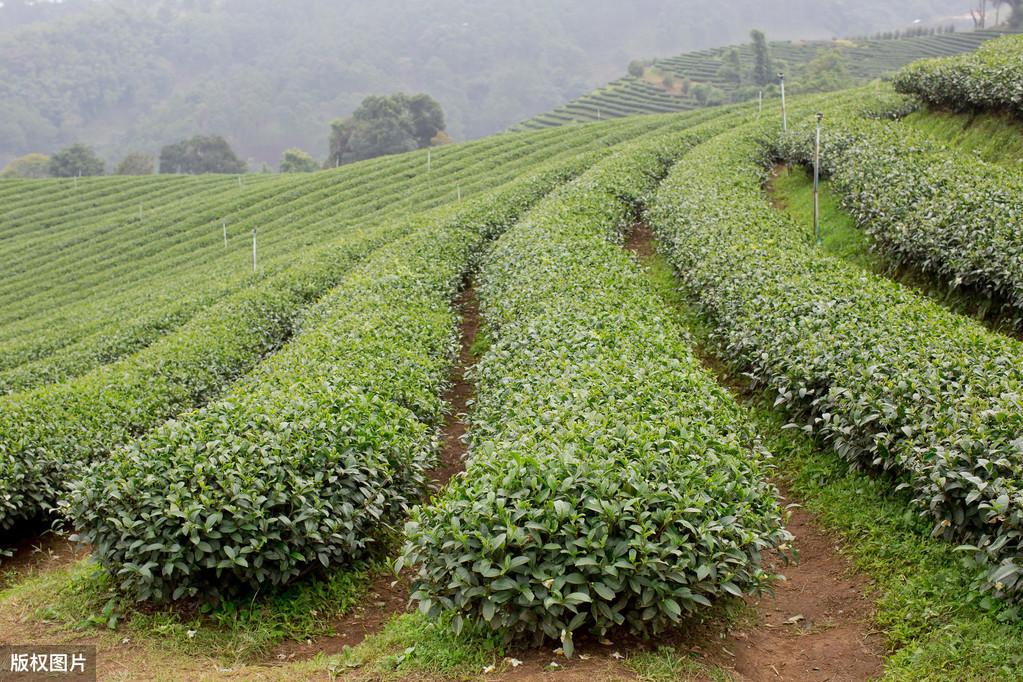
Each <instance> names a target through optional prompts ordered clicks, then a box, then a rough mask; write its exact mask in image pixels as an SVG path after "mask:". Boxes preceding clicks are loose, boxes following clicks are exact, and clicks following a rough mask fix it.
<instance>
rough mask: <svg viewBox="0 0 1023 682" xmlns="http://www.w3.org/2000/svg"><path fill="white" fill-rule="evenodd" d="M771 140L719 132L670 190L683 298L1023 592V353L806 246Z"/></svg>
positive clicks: (656, 215)
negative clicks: (788, 208)
mask: <svg viewBox="0 0 1023 682" xmlns="http://www.w3.org/2000/svg"><path fill="white" fill-rule="evenodd" d="M854 97H858V98H861V99H862V98H864V93H856V94H855V95H854ZM851 101H852V100H847V101H846V102H845V105H846V106H847V107H848V106H850V104H851ZM810 111H812V110H810ZM808 114H809V111H808V110H807V109H802V111H801V113H800V112H796V115H797V116H798V115H802V116H807V115H808ZM772 123H773V125H776V122H772ZM772 127H773V126H772ZM773 137H774V134H764V133H763V132H762V131H761V130H759V129H758V128H756V127H744V128H740V129H738V130H737V131H735V132H733V133H729V134H726V135H722V136H720V137H718V138H715V139H714V140H712V141H710V142H709V143H707V144H705V145H702V146H701V147H698V148H697V149H696V150H694V151H693V152H692V153H691V154H689V155H688V156H687V157H686V159H684V161H683V163H681V164H680V165H679V166H678V168H677V170H676V171H675V172H674V173H673V174H672V176H671V178H670V179H669V181H668V182H667V183H666V184H665V185H664V187H663V190H662V192H661V193H660V195H659V199H658V201H657V202H656V205H655V208H654V210H653V211H652V212H651V214H650V218H651V220H652V223H653V224H654V225H655V227H656V229H657V231H658V233H659V235H660V236H661V238H662V240H663V242H664V243H665V244H666V245H667V248H668V249H669V252H670V255H671V260H672V262H673V263H674V265H675V266H676V267H677V268H678V270H679V272H680V273H681V275H682V278H683V282H684V286H685V289H686V291H687V292H688V293H689V294H690V295H691V296H692V297H693V298H694V299H695V301H696V302H697V303H698V305H699V306H700V308H701V310H703V311H704V312H705V313H706V315H707V317H708V318H709V319H710V320H711V321H712V323H713V325H714V326H715V327H716V331H715V339H716V341H717V342H718V343H719V344H720V347H721V348H722V350H723V352H724V354H725V355H727V356H728V357H729V358H731V359H732V360H733V361H734V362H735V363H736V366H737V367H739V368H741V369H742V371H746V372H748V373H749V375H750V376H751V377H753V378H754V379H755V380H756V381H758V382H761V383H763V384H765V385H767V386H769V387H770V388H772V389H774V390H776V391H777V396H778V404H779V405H784V406H787V407H789V408H790V409H792V410H793V411H794V412H796V413H802V414H806V415H808V419H807V421H806V428H807V429H808V430H811V431H813V432H814V433H817V434H819V435H820V436H821V437H822V438H824V439H825V440H826V441H828V442H830V443H831V444H832V445H833V446H834V448H835V450H836V451H837V452H838V453H839V454H841V455H842V456H844V457H846V458H848V459H850V460H853V461H856V462H861V463H865V464H866V465H869V466H878V467H884V468H888V469H891V470H892V471H893V472H895V473H896V474H897V475H898V476H900V477H902V478H903V479H904V480H905V483H906V484H907V485H908V486H909V487H910V488H911V489H912V491H913V493H914V497H915V499H916V500H917V502H918V503H919V505H920V507H921V509H923V510H924V511H925V513H928V514H929V515H930V516H931V517H932V518H933V521H934V526H933V528H934V534H935V535H941V536H945V537H947V538H949V539H961V540H966V541H968V542H969V544H970V545H971V546H973V547H974V548H975V550H976V551H975V552H974V556H975V557H976V558H977V559H979V560H981V561H983V562H985V563H987V565H988V568H989V571H988V573H987V578H986V580H985V584H984V587H986V588H989V589H991V590H992V591H993V592H994V593H995V594H996V595H1005V594H1013V593H1018V591H1019V590H1020V589H1021V588H1023V570H1021V567H1020V566H1021V563H1020V557H1021V556H1023V534H1021V530H1023V494H1021V492H1020V491H1021V489H1023V485H1021V482H1020V479H1021V476H1020V471H1021V470H1023V461H1021V459H1023V450H1021V449H1020V442H1019V439H1018V436H1019V433H1020V432H1021V430H1023V423H1021V418H1023V411H1021V409H1020V405H1019V396H1020V395H1023V370H1021V367H1023V363H1021V362H1020V359H1021V358H1023V345H1021V344H1020V343H1019V342H1018V341H1015V340H1011V339H1008V338H1006V337H1003V336H1000V335H997V334H993V333H991V332H989V331H987V330H985V329H984V328H983V327H981V326H980V325H979V324H977V323H975V322H973V321H971V320H969V319H967V318H964V317H961V316H958V315H955V314H952V313H949V312H947V311H946V310H945V309H943V308H942V307H940V306H939V305H938V304H936V303H933V302H931V301H929V300H927V299H924V298H921V297H919V296H918V295H916V294H914V293H912V292H910V291H909V290H907V289H905V288H903V287H900V286H898V285H896V284H893V283H892V282H890V281H888V280H885V279H882V278H879V277H876V276H874V275H872V274H870V273H869V272H865V271H862V270H860V269H859V268H856V267H853V266H850V265H848V264H846V263H845V262H843V261H840V260H838V259H835V258H831V257H828V256H825V255H823V254H821V253H819V252H817V251H816V250H815V249H813V248H812V247H811V246H809V245H808V241H809V239H808V230H800V229H799V228H798V227H797V226H796V225H794V224H792V223H791V222H790V221H789V220H788V219H786V218H784V217H783V216H781V215H780V214H778V213H776V212H774V211H773V210H772V209H771V208H770V206H769V205H768V204H767V202H766V201H765V199H764V197H763V195H762V193H761V185H762V183H763V181H764V179H765V176H766V168H767V163H768V161H769V160H770V155H769V154H768V151H767V150H768V149H769V148H770V147H771V145H772V144H773Z"/></svg>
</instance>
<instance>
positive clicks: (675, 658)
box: [625, 646, 732, 682]
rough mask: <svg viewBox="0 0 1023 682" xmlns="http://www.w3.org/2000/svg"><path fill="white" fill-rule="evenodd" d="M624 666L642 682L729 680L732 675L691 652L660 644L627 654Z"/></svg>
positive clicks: (721, 681) (725, 681)
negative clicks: (650, 649)
mask: <svg viewBox="0 0 1023 682" xmlns="http://www.w3.org/2000/svg"><path fill="white" fill-rule="evenodd" d="M625 667H626V668H628V669H629V670H631V671H632V672H634V673H636V675H637V676H638V677H639V678H640V679H641V680H643V681H644V682H680V681H683V680H684V681H686V682H688V680H712V681H713V682H729V681H730V680H732V676H731V675H730V674H729V673H728V672H727V671H725V670H723V669H722V668H718V667H716V666H710V667H708V666H706V665H704V664H703V663H701V662H700V661H699V660H697V659H695V658H693V656H692V655H691V654H687V653H684V652H682V651H680V650H678V649H676V648H674V647H670V646H662V647H659V648H658V649H657V650H656V651H644V652H641V653H638V654H633V655H631V656H629V657H628V658H627V659H626V661H625Z"/></svg>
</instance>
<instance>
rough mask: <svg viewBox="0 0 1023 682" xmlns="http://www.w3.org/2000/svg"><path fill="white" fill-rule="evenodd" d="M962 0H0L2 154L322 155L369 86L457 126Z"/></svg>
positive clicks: (493, 128) (948, 12) (459, 136)
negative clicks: (402, 95)
mask: <svg viewBox="0 0 1023 682" xmlns="http://www.w3.org/2000/svg"><path fill="white" fill-rule="evenodd" d="M963 6H964V3H963V1H962V0H907V1H906V2H901V3H889V2H882V1H881V0H862V1H860V2H855V3H850V2H843V1H840V0H825V1H821V0H789V1H787V2H779V1H778V0H774V1H772V2H763V0H735V1H734V2H730V3H714V4H709V3H706V2H702V1H700V0H635V1H633V2H628V3H622V2H611V1H610V0H558V2H542V1H540V0H523V1H521V2H514V3H509V2H504V1H502V0H476V1H470V0H422V1H420V2H414V3H413V2H407V1H403V0H375V1H374V2H363V1H361V0H358V1H357V0H63V2H60V3H53V2H44V1H42V0H4V2H3V3H2V7H0V165H2V164H3V163H5V162H6V161H8V160H10V159H11V158H12V157H14V156H18V155H21V154H25V153H29V152H45V153H49V152H52V151H54V149H56V148H58V147H61V146H63V145H66V144H69V143H71V142H75V141H81V142H85V143H88V144H91V145H94V146H96V147H97V149H98V151H99V152H100V154H101V155H102V156H104V157H105V158H106V160H107V161H108V166H112V165H113V164H114V163H116V162H117V161H118V160H119V159H120V157H122V156H123V155H125V154H126V153H127V152H128V151H132V150H137V151H141V152H147V153H150V154H153V153H156V152H158V150H159V147H160V146H162V145H164V144H167V143H169V142H174V141H176V140H179V139H182V138H185V137H190V136H192V135H194V134H196V133H202V134H221V135H223V136H225V137H226V138H227V139H228V141H229V142H230V143H231V145H232V146H233V147H234V149H236V150H237V151H238V152H239V154H240V156H241V157H242V158H244V159H247V160H249V161H250V162H254V163H253V164H252V165H253V166H254V167H255V168H257V169H258V166H259V163H260V162H268V163H271V164H276V162H277V161H278V160H279V159H280V156H281V153H282V152H283V151H284V150H285V149H287V148H289V147H293V146H298V147H301V148H303V149H306V150H308V151H310V152H312V153H313V154H314V155H317V156H319V157H320V158H322V157H323V156H324V155H325V153H326V145H327V135H328V132H329V129H328V122H329V121H330V120H331V119H332V118H335V117H338V116H345V115H348V114H350V113H351V112H352V111H353V110H354V109H355V108H356V107H357V106H358V105H359V103H360V102H361V101H362V99H363V98H364V97H366V96H367V95H371V94H387V93H392V92H395V91H398V90H405V91H409V92H427V93H429V94H430V95H432V96H433V97H435V98H436V99H437V100H438V101H439V102H440V103H441V105H442V106H443V107H444V110H445V112H446V113H447V118H448V131H449V132H450V134H451V135H452V136H453V137H454V138H455V139H456V140H464V139H471V138H477V137H482V136H484V135H488V134H490V133H493V132H497V131H500V130H503V129H505V128H507V127H508V126H510V125H512V124H514V123H515V122H516V121H521V120H524V119H527V118H530V117H531V116H535V115H537V114H539V113H541V112H544V111H549V110H551V109H553V108H554V107H557V106H558V105H559V104H561V103H563V102H566V101H568V100H570V99H572V98H574V97H578V96H580V95H582V94H583V93H585V92H587V91H589V90H591V89H593V88H594V87H596V86H597V85H599V84H600V83H605V82H607V81H608V80H609V79H611V78H613V77H615V76H616V75H617V74H620V73H622V72H623V71H624V70H625V68H626V65H627V64H628V63H629V61H630V60H631V59H633V58H635V57H653V56H656V55H664V54H675V53H678V52H681V51H683V50H696V49H702V48H709V47H713V46H715V45H724V44H728V43H734V42H737V41H741V40H744V39H745V37H746V36H747V35H748V34H749V30H750V29H751V28H753V27H755V26H756V27H759V28H762V29H763V30H765V31H766V32H767V34H768V35H769V36H771V37H773V38H778V39H784V38H811V39H813V38H817V39H826V38H831V37H832V36H837V35H847V34H850V33H872V32H874V31H878V30H893V29H895V28H899V27H905V26H909V25H910V24H912V22H913V21H915V20H921V21H923V22H924V23H925V24H927V25H938V24H940V23H944V22H947V21H949V20H951V19H950V17H952V15H955V14H962V13H963V10H964V7H963Z"/></svg>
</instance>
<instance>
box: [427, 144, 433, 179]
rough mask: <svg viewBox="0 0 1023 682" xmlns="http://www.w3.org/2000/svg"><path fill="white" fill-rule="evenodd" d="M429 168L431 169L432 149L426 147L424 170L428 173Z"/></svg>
mask: <svg viewBox="0 0 1023 682" xmlns="http://www.w3.org/2000/svg"><path fill="white" fill-rule="evenodd" d="M431 170H433V150H432V149H427V150H426V172H427V173H429V172H430V171H431Z"/></svg>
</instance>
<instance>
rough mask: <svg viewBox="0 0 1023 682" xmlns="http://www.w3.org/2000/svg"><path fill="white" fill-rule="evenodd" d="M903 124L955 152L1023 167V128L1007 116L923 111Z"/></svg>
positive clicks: (916, 113)
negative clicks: (972, 154) (955, 150)
mask: <svg viewBox="0 0 1023 682" xmlns="http://www.w3.org/2000/svg"><path fill="white" fill-rule="evenodd" d="M902 121H903V123H904V124H905V125H907V126H910V127H912V128H915V129H917V130H919V131H921V132H923V133H926V134H927V135H930V136H931V137H932V138H934V139H936V140H938V141H940V142H943V143H944V144H946V145H948V146H950V147H952V148H954V149H957V150H959V151H961V152H966V153H974V154H976V155H977V156H978V157H980V158H981V159H983V160H984V161H987V162H988V163H995V164H998V165H1000V166H1006V167H1008V168H1020V167H1023V124H1021V123H1020V122H1019V121H1017V120H1015V119H1013V118H1012V117H1010V116H1008V115H1006V114H992V113H981V114H956V113H952V112H946V111H927V110H921V111H917V112H914V113H912V114H910V115H909V116H907V117H906V118H904V119H902Z"/></svg>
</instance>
